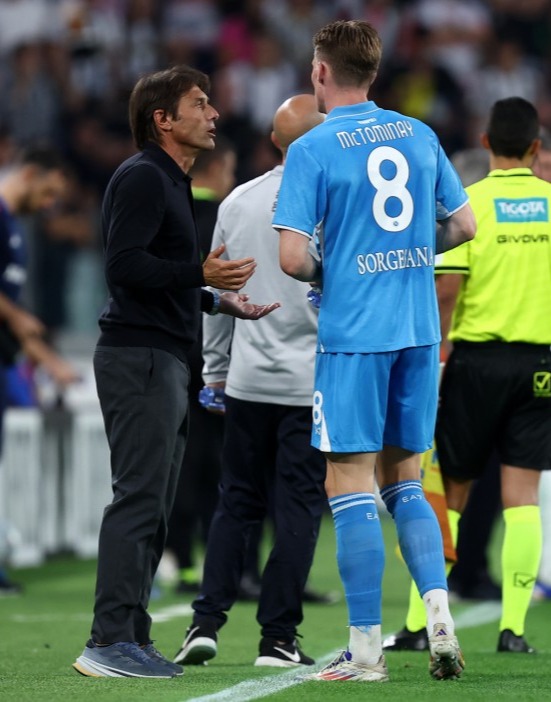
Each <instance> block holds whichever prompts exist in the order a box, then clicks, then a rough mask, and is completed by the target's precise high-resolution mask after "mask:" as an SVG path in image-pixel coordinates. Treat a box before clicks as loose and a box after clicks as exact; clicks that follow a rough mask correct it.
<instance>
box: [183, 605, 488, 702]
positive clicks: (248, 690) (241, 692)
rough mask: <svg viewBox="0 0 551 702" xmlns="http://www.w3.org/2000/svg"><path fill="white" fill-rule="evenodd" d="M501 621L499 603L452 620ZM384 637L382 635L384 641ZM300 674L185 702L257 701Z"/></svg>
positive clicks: (471, 623)
mask: <svg viewBox="0 0 551 702" xmlns="http://www.w3.org/2000/svg"><path fill="white" fill-rule="evenodd" d="M500 617H501V602H481V603H480V604H476V605H473V606H472V607H469V608H468V609H466V610H465V611H464V612H461V614H459V615H458V616H457V617H454V620H455V626H456V628H457V629H471V628H472V627H475V626H479V625H481V624H489V623H490V622H495V621H497V620H498V619H499V618H500ZM386 636H387V635H386V634H385V635H383V638H385V637H386ZM334 656H335V652H333V653H331V654H329V655H327V656H324V657H323V658H322V659H320V660H319V661H318V665H317V666H316V669H317V670H318V669H319V666H320V665H322V666H323V665H325V664H326V663H329V661H330V660H331V659H332V658H333V657H334ZM301 683H302V680H301V679H300V673H299V672H298V670H297V669H296V668H293V669H292V670H289V671H287V672H286V673H283V674H280V675H270V676H268V677H265V678H259V679H258V680H244V681H243V682H241V683H239V684H238V685H233V687H228V688H226V689H225V690H220V692H213V693H212V694H210V695H204V696H203V697H194V698H193V699H190V700H187V702H223V701H224V700H231V702H249V701H250V700H259V699H262V697H268V695H273V694H275V693H276V692H281V690H286V689H287V688H290V687H293V686H294V685H300V684H301Z"/></svg>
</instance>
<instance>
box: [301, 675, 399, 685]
mask: <svg viewBox="0 0 551 702" xmlns="http://www.w3.org/2000/svg"><path fill="white" fill-rule="evenodd" d="M302 679H303V680H314V681H315V682H341V683H342V682H371V683H385V682H388V681H389V677H388V675H386V674H385V673H372V674H367V675H357V676H354V677H353V676H352V675H348V676H343V677H329V676H327V677H326V676H323V675H320V674H319V673H312V674H311V675H304V676H303V678H302Z"/></svg>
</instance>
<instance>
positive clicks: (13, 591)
mask: <svg viewBox="0 0 551 702" xmlns="http://www.w3.org/2000/svg"><path fill="white" fill-rule="evenodd" d="M22 592H23V586H22V585H20V584H19V583H13V582H12V581H11V580H8V579H7V578H2V579H1V580H0V597H13V596H14V595H20V594H21V593H22Z"/></svg>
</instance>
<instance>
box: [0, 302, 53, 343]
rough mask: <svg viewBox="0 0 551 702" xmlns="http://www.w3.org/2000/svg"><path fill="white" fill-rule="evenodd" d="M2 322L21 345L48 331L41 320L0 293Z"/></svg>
mask: <svg viewBox="0 0 551 702" xmlns="http://www.w3.org/2000/svg"><path fill="white" fill-rule="evenodd" d="M0 320H4V321H5V322H6V323H7V325H8V327H9V328H10V330H11V332H12V334H13V335H14V336H15V337H16V338H17V340H18V341H19V342H20V343H22V342H23V341H24V340H25V339H27V338H28V337H30V336H42V335H43V334H44V333H45V331H46V328H45V327H44V325H43V324H42V322H41V321H40V320H39V319H37V318H36V317H35V316H34V315H32V314H30V313H29V312H27V311H26V310H24V309H23V308H22V307H20V306H19V305H17V304H16V303H15V302H12V300H11V299H10V298H9V297H7V295H4V294H2V293H0Z"/></svg>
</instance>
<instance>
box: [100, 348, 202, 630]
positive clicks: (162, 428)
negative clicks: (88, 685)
mask: <svg viewBox="0 0 551 702" xmlns="http://www.w3.org/2000/svg"><path fill="white" fill-rule="evenodd" d="M94 373H95V377H96V386H97V391H98V396H99V400H100V404H101V410H102V414H103V419H104V423H105V431H106V434H107V439H108V441H109V447H110V450H111V475H112V485H113V501H112V502H111V504H109V505H108V506H107V507H106V508H105V512H104V515H103V521H102V525H101V530H100V536H99V553H98V569H97V582H96V598H95V607H94V621H93V624H92V640H93V641H94V642H96V643H104V644H110V643H116V642H119V641H135V642H136V643H138V644H144V643H149V641H150V640H151V639H150V628H151V617H150V616H149V614H148V613H147V607H148V604H149V597H150V594H151V587H152V584H153V576H154V575H155V572H156V570H157V567H158V565H159V561H160V559H161V555H162V553H163V548H164V544H165V540H166V534H167V522H168V518H169V516H170V512H171V509H172V504H173V500H174V494H175V490H176V484H177V480H178V474H179V472H180V467H181V465H182V460H183V456H184V449H185V444H186V437H187V427H188V384H189V368H188V366H187V364H186V363H184V362H182V361H180V360H179V359H178V358H176V357H175V356H173V355H172V354H170V353H167V352H166V351H161V350H159V349H154V348H145V347H144V348H142V347H115V346H98V347H97V348H96V351H95V354H94Z"/></svg>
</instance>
